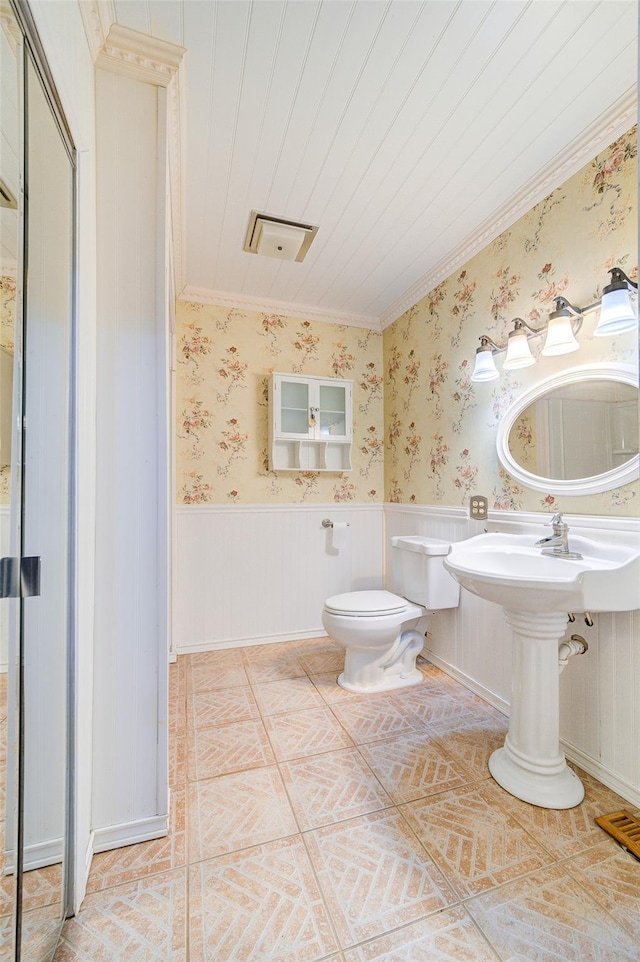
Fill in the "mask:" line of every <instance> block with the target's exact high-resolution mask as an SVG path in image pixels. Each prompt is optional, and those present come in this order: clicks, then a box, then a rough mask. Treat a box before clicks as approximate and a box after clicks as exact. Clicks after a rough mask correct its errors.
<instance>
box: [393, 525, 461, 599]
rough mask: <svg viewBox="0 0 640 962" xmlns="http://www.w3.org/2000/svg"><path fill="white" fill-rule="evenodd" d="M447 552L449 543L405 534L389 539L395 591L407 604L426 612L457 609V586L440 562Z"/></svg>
mask: <svg viewBox="0 0 640 962" xmlns="http://www.w3.org/2000/svg"><path fill="white" fill-rule="evenodd" d="M450 550H451V544H450V542H449V541H440V540H438V538H426V537H423V536H422V535H405V536H402V537H400V536H398V537H394V538H392V539H391V553H392V565H393V578H394V586H395V590H396V591H397V592H398V594H401V595H402V596H403V598H407V600H408V601H413V602H414V604H417V605H422V606H423V607H424V608H428V609H429V610H430V611H438V610H439V609H440V608H457V607H458V604H459V602H460V585H459V584H458V582H457V581H456V580H455V579H454V578H453V577H452V576H451V575H450V574H449V572H448V571H447V569H446V568H445V566H444V564H443V561H444V558H445V556H446V555H448V554H449V551H450Z"/></svg>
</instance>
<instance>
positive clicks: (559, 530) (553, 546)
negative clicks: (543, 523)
mask: <svg viewBox="0 0 640 962" xmlns="http://www.w3.org/2000/svg"><path fill="white" fill-rule="evenodd" d="M549 525H551V527H552V530H553V534H551V535H550V536H549V537H548V538H541V539H540V541H536V544H535V546H536V548H542V554H550V555H553V556H554V557H556V558H581V557H582V555H581V554H580V553H579V552H577V551H570V550H569V525H568V524H566V522H565V521H563V520H562V512H560V511H559V512H558V513H557V514H554V516H553V518H552V519H551V521H549V522H548V524H547V527H548V526H549Z"/></svg>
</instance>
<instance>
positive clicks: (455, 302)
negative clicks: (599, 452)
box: [384, 128, 640, 515]
mask: <svg viewBox="0 0 640 962" xmlns="http://www.w3.org/2000/svg"><path fill="white" fill-rule="evenodd" d="M637 256H638V255H637V137H636V129H635V128H634V129H632V130H631V131H629V132H628V133H627V134H625V135H624V136H622V137H620V138H619V139H618V140H617V141H616V142H615V143H614V144H612V145H611V146H610V147H609V148H608V149H607V150H605V151H603V152H602V153H601V154H600V155H598V156H597V157H596V158H595V159H594V160H593V162H592V163H590V164H588V165H587V166H586V167H584V168H583V169H582V170H581V171H579V172H578V173H577V174H575V175H574V176H573V177H571V178H570V179H569V180H568V181H566V183H564V184H563V185H562V186H561V187H559V188H557V190H554V191H553V192H552V193H551V194H550V195H549V196H548V197H546V198H545V199H544V200H543V201H541V202H540V203H539V204H537V205H536V206H535V207H534V208H533V209H532V210H531V211H529V212H528V213H527V214H526V215H525V216H524V217H522V218H520V220H518V221H517V222H516V223H515V224H514V225H513V226H512V227H510V228H509V229H508V230H507V231H505V232H504V233H503V234H501V235H500V236H499V237H497V238H496V239H495V240H494V241H493V242H492V243H491V244H489V245H488V246H487V247H486V248H485V249H484V250H482V251H481V252H480V253H478V254H477V255H476V256H475V257H473V258H472V259H471V260H470V261H469V262H468V263H467V264H465V265H464V266H463V267H462V268H461V269H460V270H457V271H456V272H455V273H454V274H452V275H451V276H450V277H448V278H447V279H446V280H445V281H443V282H442V283H441V284H439V285H438V286H437V287H436V288H434V290H432V291H431V292H430V293H429V294H428V295H427V296H426V297H424V298H423V299H422V300H421V301H420V302H419V303H418V304H416V305H414V306H413V307H412V308H410V309H409V310H408V311H407V312H406V313H405V314H403V315H402V317H400V318H398V320H397V321H395V323H394V324H392V325H391V326H390V327H389V328H387V330H386V331H385V332H384V367H385V388H384V391H385V434H384V437H385V442H386V445H385V500H388V501H393V502H399V503H403V504H406V503H409V504H413V503H416V504H424V505H435V504H447V505H466V504H467V502H468V498H469V495H470V494H471V493H472V492H473V493H477V494H484V495H486V496H487V497H488V498H489V503H490V505H491V506H492V507H493V508H494V509H504V510H509V509H514V510H525V511H540V510H548V511H555V510H563V511H567V512H569V513H573V514H599V515H608V514H617V515H637V514H638V511H639V508H640V502H639V500H638V495H639V494H640V488H639V486H638V483H637V482H636V483H634V484H631V485H625V486H624V487H621V488H619V489H617V490H614V491H607V492H603V493H602V494H598V495H594V496H590V497H569V496H566V495H563V496H561V497H560V496H556V497H554V496H553V495H550V494H549V495H545V494H544V493H541V492H537V491H533V490H532V489H526V488H524V487H523V486H522V485H520V484H519V483H517V482H516V481H515V480H514V479H513V478H512V477H510V476H509V475H508V474H507V473H506V472H505V471H504V470H503V469H502V467H501V465H500V463H499V461H498V457H497V453H496V434H497V428H498V424H499V421H500V418H501V417H502V414H503V413H504V411H505V410H506V408H507V407H508V406H509V404H510V403H511V402H512V401H513V400H514V399H515V398H516V397H517V396H518V395H519V394H520V393H521V392H522V391H523V390H524V389H526V388H528V387H530V386H532V385H533V384H535V383H537V382H538V381H540V380H542V379H543V378H545V377H548V376H550V375H552V374H555V373H557V372H559V371H561V370H564V369H566V368H567V367H574V366H577V365H580V364H587V363H595V362H599V361H619V362H624V363H627V364H637V358H638V338H637V333H636V332H632V333H626V334H621V335H618V336H616V337H611V338H594V337H593V330H594V327H595V325H596V323H597V317H598V315H597V312H593V313H590V314H589V315H587V316H586V317H585V319H584V322H583V326H582V329H581V331H580V333H579V334H578V340H579V341H580V345H581V348H580V351H578V352H576V353H573V354H570V355H564V356H560V357H555V358H554V357H549V358H543V357H541V356H539V353H540V349H541V347H542V345H543V341H544V338H543V337H538V338H534V339H533V340H532V341H530V346H531V350H532V352H533V354H534V356H538V363H537V364H535V365H534V366H532V367H529V368H525V369H520V370H517V371H511V372H509V373H508V374H507V373H506V372H505V373H504V374H502V375H501V377H500V379H499V380H495V381H490V382H485V383H479V384H476V383H472V381H471V373H472V371H473V365H474V359H475V350H476V347H478V345H479V343H480V342H479V340H478V339H479V337H480V335H481V334H487V335H489V337H491V338H492V339H493V340H494V341H495V342H496V343H498V344H504V343H505V342H506V339H507V335H508V332H509V331H510V330H511V329H512V327H513V325H512V324H511V323H510V322H511V320H512V319H513V318H514V317H518V316H519V317H522V318H524V319H525V320H527V321H530V322H531V323H532V324H533V325H534V326H539V325H540V324H541V323H542V321H543V320H544V319H546V316H547V315H548V313H549V312H550V311H551V310H553V309H554V298H556V297H558V296H559V295H563V296H565V297H566V298H567V300H569V301H570V302H571V303H573V304H576V305H578V306H580V305H587V304H591V303H593V302H594V301H595V300H597V299H598V298H599V297H600V295H601V292H602V287H603V286H604V285H605V284H606V283H608V280H609V275H608V273H607V271H608V270H609V269H610V268H612V267H614V266H618V267H621V268H622V269H623V270H624V271H625V272H626V273H627V274H628V275H629V276H630V277H631V278H632V279H634V280H635V279H637ZM503 359H504V355H499V356H498V357H497V358H496V366H497V367H498V370H500V369H501V364H502V360H503ZM519 431H520V437H519V442H520V444H521V445H522V446H523V447H524V448H527V447H529V451H528V455H529V457H532V456H533V455H534V451H533V447H532V445H533V444H534V441H533V439H532V438H531V436H530V426H528V425H527V423H526V421H524V422H521V424H520V425H519Z"/></svg>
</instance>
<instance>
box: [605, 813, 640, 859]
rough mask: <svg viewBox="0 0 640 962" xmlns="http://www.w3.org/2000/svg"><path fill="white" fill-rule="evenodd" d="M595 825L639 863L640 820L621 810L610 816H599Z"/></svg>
mask: <svg viewBox="0 0 640 962" xmlns="http://www.w3.org/2000/svg"><path fill="white" fill-rule="evenodd" d="M596 823H597V824H598V825H599V826H600V828H603V829H604V830H605V832H608V834H609V835H612V836H613V838H615V840H616V842H619V843H620V845H622V847H623V848H624V849H625V850H626V851H627V852H630V853H631V854H632V855H633V856H634V857H635V858H637V859H638V860H639V861H640V819H638V818H636V817H635V816H634V815H630V814H629V812H627V811H625V809H624V808H623V809H621V811H619V812H612V813H611V814H610V815H599V816H598V817H597V818H596Z"/></svg>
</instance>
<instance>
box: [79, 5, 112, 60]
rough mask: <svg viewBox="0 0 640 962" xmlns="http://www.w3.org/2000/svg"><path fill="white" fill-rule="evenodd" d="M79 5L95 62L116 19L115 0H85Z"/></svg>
mask: <svg viewBox="0 0 640 962" xmlns="http://www.w3.org/2000/svg"><path fill="white" fill-rule="evenodd" d="M78 6H79V7H80V16H81V17H82V24H83V26H84V32H85V36H86V38H87V43H88V44H89V50H90V52H91V59H92V60H93V62H94V63H95V62H96V60H97V59H98V57H99V55H100V52H101V50H102V48H103V47H104V44H105V40H106V39H107V34H108V33H109V28H110V26H111V24H112V23H113V22H114V21H115V19H116V13H115V8H114V6H113V0H83V2H82V3H79V4H78Z"/></svg>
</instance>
